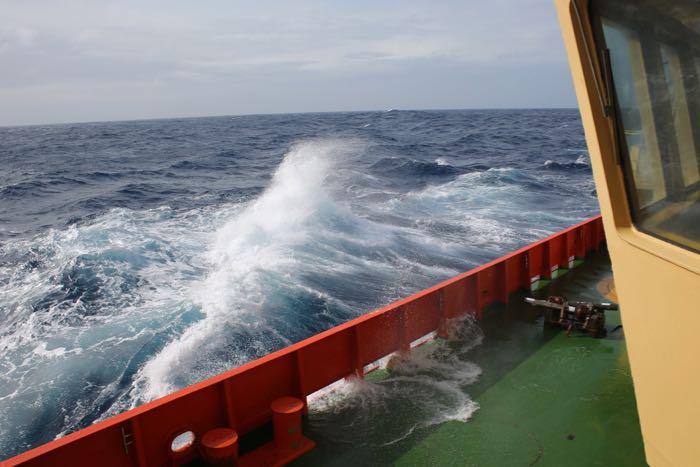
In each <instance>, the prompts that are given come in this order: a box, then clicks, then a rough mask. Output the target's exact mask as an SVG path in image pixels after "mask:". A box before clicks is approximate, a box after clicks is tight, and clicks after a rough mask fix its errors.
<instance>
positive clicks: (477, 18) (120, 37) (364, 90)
mask: <svg viewBox="0 0 700 467" xmlns="http://www.w3.org/2000/svg"><path fill="white" fill-rule="evenodd" d="M146 3H147V4H146ZM568 73H569V72H568V68H567V65H566V57H565V53H564V48H563V45H562V41H561V37H560V33H559V28H558V24H557V21H556V14H555V9H554V5H553V2H552V0H488V1H487V0H461V1H459V0H455V1H441V0H430V1H429V0H424V1H413V0H401V1H381V0H373V1H365V0H359V1H358V0H343V1H341V0H327V1H320V0H319V1H314V0H301V1H289V0H287V1H267V0H251V1H247V2H242V1H230V0H229V1H189V2H185V1H172V0H169V1H162V2H161V1H151V2H129V1H58V0H53V1H46V2H43V1H31V0H25V1H6V0H0V125H16V124H25V123H51V122H77V121H101V120H128V119H140V118H157V117H181V116H206V115H232V114H249V113H278V112H310V111H333V110H372V109H388V108H399V109H425V108H429V109H448V108H499V107H574V106H575V98H574V94H573V89H572V85H571V79H570V77H569V74H568Z"/></svg>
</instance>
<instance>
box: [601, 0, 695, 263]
mask: <svg viewBox="0 0 700 467" xmlns="http://www.w3.org/2000/svg"><path fill="white" fill-rule="evenodd" d="M592 12H593V14H594V17H596V18H597V20H598V24H599V26H600V30H601V33H602V39H603V41H604V42H605V44H604V46H605V47H607V48H608V49H609V51H610V69H611V72H612V78H613V82H614V90H615V101H616V102H615V103H616V112H617V119H618V125H620V126H621V128H620V131H619V134H620V135H622V139H623V141H622V144H621V146H622V151H621V152H622V158H623V168H624V173H625V179H626V180H625V181H626V183H627V191H628V193H629V198H630V202H631V206H630V209H631V212H632V218H633V220H634V223H635V225H636V226H637V228H638V229H639V230H642V231H644V232H647V233H649V234H651V235H654V236H657V237H660V238H663V239H665V240H668V241H671V242H673V243H675V244H678V245H680V246H683V247H685V248H688V249H690V250H694V251H696V252H698V251H700V167H699V166H700V164H699V161H700V157H699V154H700V152H699V151H698V149H699V148H700V4H699V3H698V2H694V1H683V0H675V1H663V0H641V1H639V0H626V1H623V0H612V1H611V0H607V1H597V2H594V4H593V7H592ZM601 45H602V44H601Z"/></svg>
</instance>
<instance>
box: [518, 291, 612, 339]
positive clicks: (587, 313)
mask: <svg viewBox="0 0 700 467" xmlns="http://www.w3.org/2000/svg"><path fill="white" fill-rule="evenodd" d="M525 302H526V303H529V304H531V305H534V306H542V307H545V308H546V309H545V312H544V324H545V326H550V327H559V328H563V329H566V335H567V336H570V335H571V333H572V332H573V331H582V332H586V333H588V334H590V335H591V336H592V337H605V335H606V334H607V330H606V329H605V311H606V310H617V305H616V304H614V303H605V302H603V303H591V302H570V301H568V300H567V299H566V298H564V297H557V296H553V297H548V298H547V300H538V299H535V298H531V297H526V298H525Z"/></svg>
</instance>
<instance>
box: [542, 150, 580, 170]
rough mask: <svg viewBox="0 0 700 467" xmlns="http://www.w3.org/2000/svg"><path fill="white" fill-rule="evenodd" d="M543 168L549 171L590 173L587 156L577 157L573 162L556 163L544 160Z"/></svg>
mask: <svg viewBox="0 0 700 467" xmlns="http://www.w3.org/2000/svg"><path fill="white" fill-rule="evenodd" d="M544 166H545V167H546V168H547V169H549V170H563V171H566V170H586V171H590V169H591V163H590V161H589V159H588V155H587V154H581V155H579V156H578V157H577V158H576V160H575V161H573V162H558V161H553V160H546V161H545V162H544Z"/></svg>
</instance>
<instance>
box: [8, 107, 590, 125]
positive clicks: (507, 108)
mask: <svg viewBox="0 0 700 467" xmlns="http://www.w3.org/2000/svg"><path fill="white" fill-rule="evenodd" d="M463 110H468V111H479V110H481V111H486V110H578V107H464V108H448V109H440V108H422V109H401V108H391V109H364V110H321V111H313V110H311V111H301V112H266V113H242V114H221V115H193V116H179V117H145V118H133V119H115V120H83V121H73V122H47V123H18V124H9V125H5V124H2V125H0V129H4V128H25V127H34V126H36V127H44V126H60V125H90V124H100V123H129V122H148V121H159V120H196V119H204V118H226V117H264V116H273V115H310V114H332V113H381V112H390V111H399V112H449V111H463Z"/></svg>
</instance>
